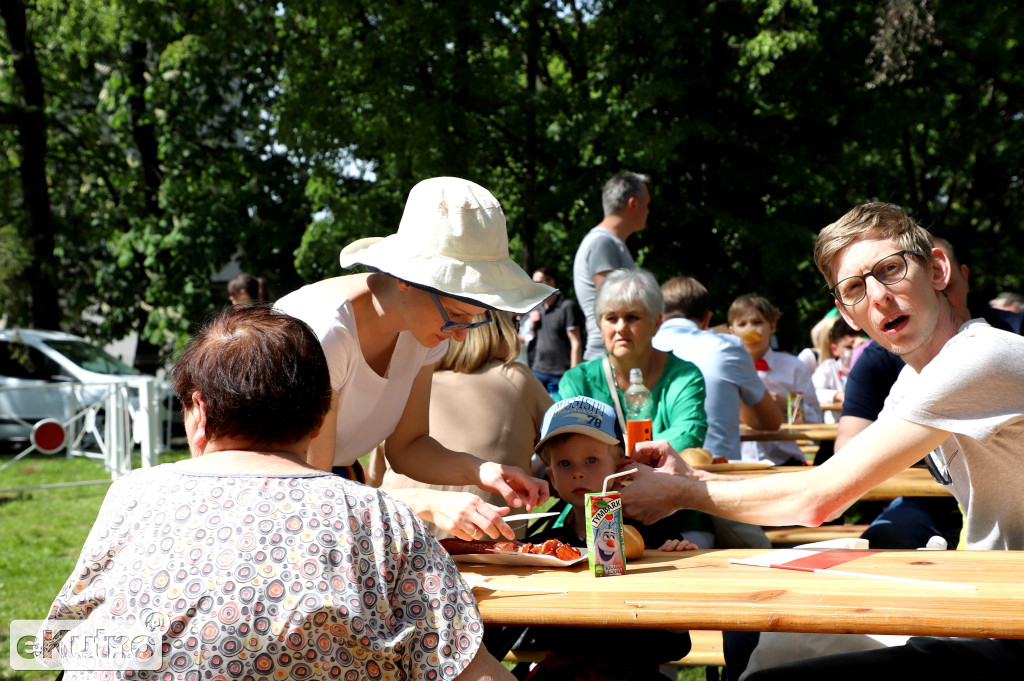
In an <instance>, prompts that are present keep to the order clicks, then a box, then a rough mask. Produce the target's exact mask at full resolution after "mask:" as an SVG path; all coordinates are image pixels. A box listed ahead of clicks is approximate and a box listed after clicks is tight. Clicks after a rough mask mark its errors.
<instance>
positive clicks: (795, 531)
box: [764, 525, 868, 547]
mask: <svg viewBox="0 0 1024 681" xmlns="http://www.w3.org/2000/svg"><path fill="white" fill-rule="evenodd" d="M866 529H868V526H867V525H820V526H819V527H771V528H765V531H764V533H765V534H766V535H768V539H769V540H770V541H771V543H772V546H777V547H787V546H797V545H798V544H810V543H811V542H816V541H825V540H827V539H850V538H854V539H855V538H857V537H859V536H860V535H861V534H863V532H864V530H866Z"/></svg>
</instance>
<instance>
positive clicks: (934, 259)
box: [931, 248, 953, 291]
mask: <svg viewBox="0 0 1024 681" xmlns="http://www.w3.org/2000/svg"><path fill="white" fill-rule="evenodd" d="M931 265H932V286H933V287H935V290H936V291H943V290H945V288H946V287H947V286H949V277H950V275H951V274H952V269H953V263H951V262H950V261H949V256H948V255H946V252H945V251H943V250H942V249H941V248H933V249H932V253H931Z"/></svg>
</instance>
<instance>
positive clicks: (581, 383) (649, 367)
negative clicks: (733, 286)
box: [558, 269, 714, 548]
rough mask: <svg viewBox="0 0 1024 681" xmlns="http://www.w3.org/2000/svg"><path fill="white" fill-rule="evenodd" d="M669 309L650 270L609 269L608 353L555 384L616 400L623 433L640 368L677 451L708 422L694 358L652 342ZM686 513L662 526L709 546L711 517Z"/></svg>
mask: <svg viewBox="0 0 1024 681" xmlns="http://www.w3.org/2000/svg"><path fill="white" fill-rule="evenodd" d="M664 310H665V300H664V298H662V295H661V287H660V286H658V282H657V280H655V278H654V277H653V276H652V275H651V273H650V272H647V271H646V270H640V269H637V270H624V269H623V270H614V271H613V272H611V273H610V274H609V275H608V276H607V277H605V279H604V281H603V282H601V288H599V289H598V290H597V297H596V298H595V299H594V316H595V317H596V319H597V323H598V324H599V325H600V329H601V339H602V340H603V341H604V346H605V350H606V352H605V354H604V356H602V357H598V358H597V359H593V360H590V361H589V362H584V363H582V364H578V365H577V366H575V367H573V368H572V369H569V371H567V372H565V374H564V375H563V376H562V380H561V381H560V382H559V384H558V394H559V396H560V399H566V398H569V397H576V396H577V395H585V396H586V397H592V398H594V399H596V400H600V401H602V402H605V403H606V404H610V405H613V406H615V407H616V411H617V412H618V413H619V419H620V421H621V422H622V423H621V426H622V430H623V432H625V431H626V425H625V415H624V413H623V409H624V405H625V401H624V397H623V393H624V391H625V390H626V388H628V387H629V373H630V370H631V369H637V368H638V369H640V371H641V372H642V373H643V379H644V385H646V386H647V388H648V389H649V390H650V391H651V401H652V411H653V414H652V419H651V420H652V434H653V436H654V439H655V440H668V441H669V442H670V443H671V444H672V447H673V448H675V450H676V451H682V450H684V449H686V448H688V447H700V446H702V445H703V444H704V435H705V433H707V429H708V420H707V414H706V413H705V412H704V396H705V394H704V376H703V375H702V374H701V372H700V369H698V368H697V366H696V365H695V364H692V363H691V362H687V361H684V360H681V359H679V358H678V357H676V356H675V355H673V354H672V353H670V352H662V351H660V350H656V349H654V346H653V345H651V339H652V338H654V334H655V333H656V332H657V330H658V327H660V326H661V322H662V317H663V314H664ZM684 513H685V514H686V515H685V517H683V516H680V517H676V516H670V517H669V518H667V519H666V520H668V521H672V522H671V523H670V524H669V525H668V526H666V527H665V530H666V531H667V532H671V533H675V532H676V531H677V530H678V529H679V528H682V530H683V532H682V536H683V537H684V538H685V539H687V540H689V541H690V542H691V543H693V544H696V545H697V546H699V547H700V548H710V547H711V545H712V542H713V539H714V535H713V531H712V524H711V521H710V517H709V516H706V515H704V514H697V513H695V512H692V511H687V512H684ZM659 522H664V521H659ZM644 534H645V537H644V538H645V540H646V542H647V543H648V545H652V544H653V543H654V542H655V541H657V539H653V538H652V537H651V536H647V528H645V532H644ZM678 536H679V535H678V534H676V535H675V537H674V538H678ZM659 538H660V537H659Z"/></svg>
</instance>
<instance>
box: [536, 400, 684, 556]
mask: <svg viewBox="0 0 1024 681" xmlns="http://www.w3.org/2000/svg"><path fill="white" fill-rule="evenodd" d="M535 451H536V452H537V454H538V456H540V459H541V461H543V462H544V464H545V466H547V477H548V480H549V481H550V482H551V485H552V487H554V489H555V491H556V492H557V494H558V496H559V497H560V499H561V501H560V502H557V503H556V504H555V505H554V506H552V507H551V508H550V509H549V510H551V511H561V513H560V514H559V515H558V516H555V517H551V518H544V519H541V520H539V521H537V522H535V523H534V524H533V525H531V526H530V529H529V531H528V532H527V535H526V540H527V541H530V542H534V543H540V542H542V541H543V540H545V539H558V540H559V541H562V542H565V543H566V544H569V545H571V546H586V536H587V529H586V511H585V509H584V497H585V496H586V495H587V494H589V493H591V492H601V491H602V487H603V485H604V479H605V478H606V477H608V476H609V475H612V474H613V473H615V472H616V471H617V470H618V464H619V462H620V461H621V460H622V458H623V457H624V456H625V450H624V449H623V446H622V434H621V432H620V430H619V423H618V419H617V418H616V416H615V410H614V409H613V408H612V407H611V406H610V405H608V404H605V403H604V402H600V401H598V400H595V399H593V398H590V397H582V396H581V397H571V398H569V399H567V400H562V401H561V402H556V403H555V404H553V405H552V406H551V407H549V408H548V410H547V413H545V414H544V421H543V423H542V424H541V429H540V441H539V442H538V443H537V446H536V448H535ZM692 515H693V514H692V513H685V512H684V513H683V514H678V513H677V514H673V515H672V516H670V517H668V518H666V519H665V520H660V521H658V522H656V523H654V524H653V525H641V523H639V522H636V523H632V524H633V525H634V527H636V528H637V529H638V530H639V531H640V534H641V535H642V536H643V538H644V545H645V546H647V547H649V548H658V549H659V550H661V551H684V550H688V549H696V548H697V546H696V544H693V543H691V542H689V541H687V540H686V538H685V532H686V530H687V529H690V525H691V524H692V523H690V522H689V520H690V516H692ZM626 520H629V518H628V516H627V518H626Z"/></svg>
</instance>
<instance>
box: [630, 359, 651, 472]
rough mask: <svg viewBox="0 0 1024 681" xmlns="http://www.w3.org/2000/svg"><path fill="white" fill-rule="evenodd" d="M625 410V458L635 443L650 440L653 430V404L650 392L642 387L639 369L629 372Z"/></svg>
mask: <svg viewBox="0 0 1024 681" xmlns="http://www.w3.org/2000/svg"><path fill="white" fill-rule="evenodd" d="M624 397H625V402H626V405H625V409H626V456H632V454H633V446H634V445H636V443H637V442H646V441H647V440H650V439H651V436H652V432H653V428H652V424H651V416H652V413H653V404H652V403H651V402H652V401H651V391H650V390H648V389H647V386H646V385H644V376H643V372H642V371H640V369H630V370H629V387H628V388H626V392H625V395H624Z"/></svg>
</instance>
